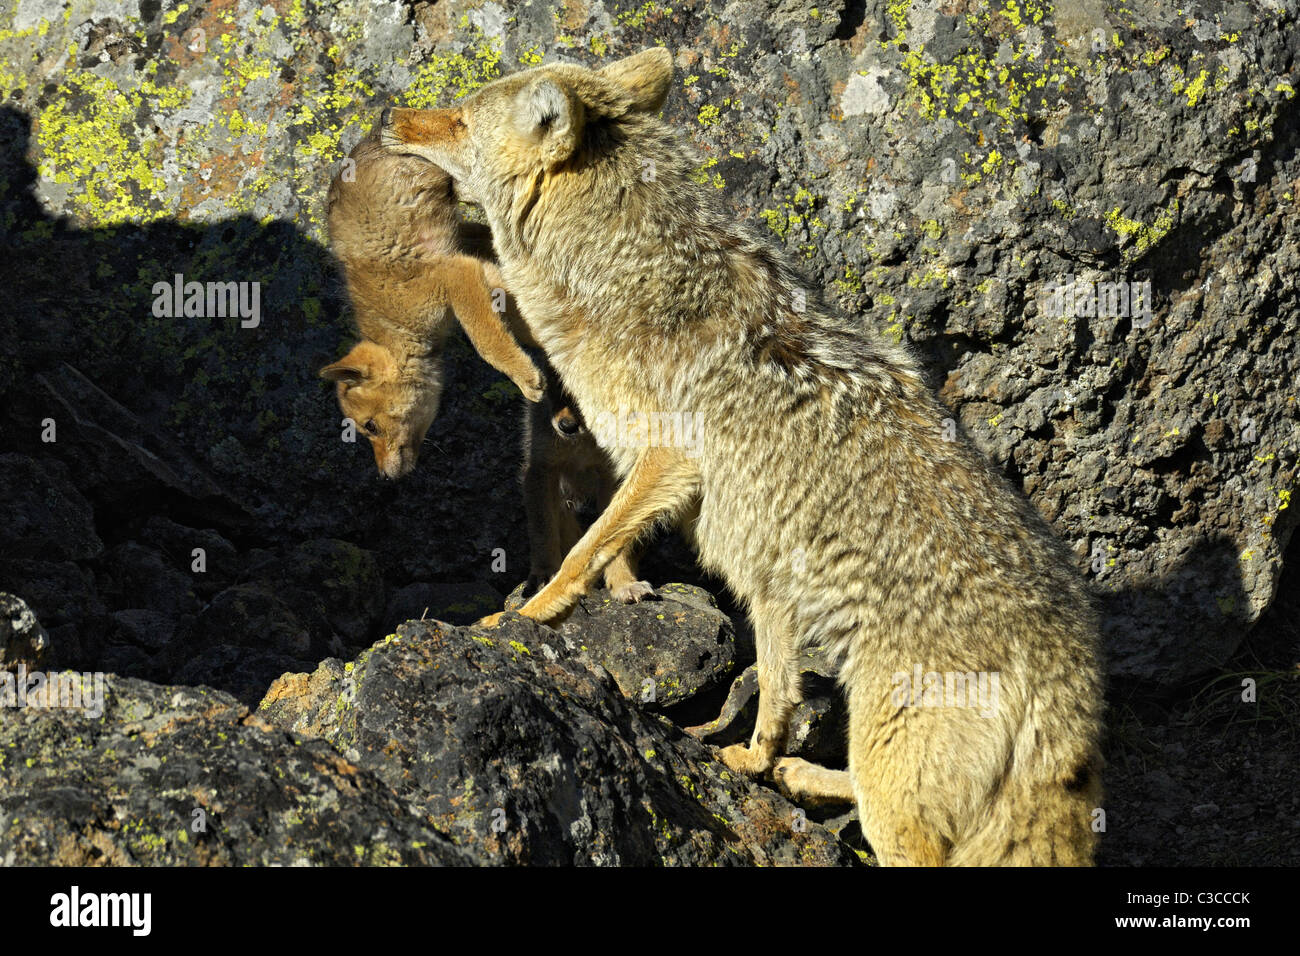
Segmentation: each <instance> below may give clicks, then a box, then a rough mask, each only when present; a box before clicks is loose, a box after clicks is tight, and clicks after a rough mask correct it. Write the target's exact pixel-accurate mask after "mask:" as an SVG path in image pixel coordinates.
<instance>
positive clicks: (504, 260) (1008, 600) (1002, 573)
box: [383, 49, 1102, 864]
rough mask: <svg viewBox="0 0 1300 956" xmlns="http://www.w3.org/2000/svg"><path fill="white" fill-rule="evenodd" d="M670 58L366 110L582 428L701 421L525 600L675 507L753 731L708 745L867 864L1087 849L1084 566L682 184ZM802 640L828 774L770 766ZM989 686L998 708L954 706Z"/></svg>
mask: <svg viewBox="0 0 1300 956" xmlns="http://www.w3.org/2000/svg"><path fill="white" fill-rule="evenodd" d="M671 74H672V58H671V56H670V55H669V54H668V52H667V51H666V50H663V49H652V50H647V51H644V52H642V53H639V54H637V55H635V56H632V57H629V58H627V59H624V60H619V61H617V62H614V63H611V64H609V65H608V66H606V67H604V68H603V69H601V70H590V69H586V68H583V67H580V66H576V65H560V64H555V65H548V66H542V67H539V68H537V69H534V70H529V71H526V72H523V73H518V74H515V75H513V76H508V77H504V78H502V79H499V80H496V81H494V82H492V83H489V84H488V85H486V86H484V87H482V88H481V89H479V90H478V91H476V92H475V93H474V94H472V95H470V96H468V97H466V98H465V99H464V100H462V101H460V102H459V103H458V105H457V106H456V107H454V108H451V109H445V110H408V109H399V110H392V111H390V112H389V113H387V114H386V117H385V122H384V131H383V139H384V143H385V144H386V145H388V146H389V147H390V148H392V149H394V150H395V151H401V152H408V153H413V154H415V155H417V156H421V157H423V158H425V159H428V160H430V161H432V162H434V163H437V164H438V165H439V166H441V167H443V168H444V169H446V170H447V171H448V172H450V173H451V174H452V175H453V176H454V177H455V178H456V180H457V184H458V188H459V189H460V190H461V192H462V194H464V195H465V196H466V197H467V198H468V199H470V200H471V201H474V202H477V203H479V204H480V205H481V206H482V207H483V209H484V210H485V211H486V214H487V218H488V221H489V224H490V225H491V227H492V232H493V236H494V239H495V245H496V250H497V253H498V256H499V258H500V264H501V269H502V273H503V275H504V277H505V280H506V283H507V284H508V286H509V288H510V289H511V291H512V292H513V293H514V294H515V296H516V298H517V301H518V303H519V307H520V310H521V311H522V313H523V316H524V319H525V320H526V321H527V323H528V325H529V327H530V328H531V329H532V331H533V334H534V335H535V337H536V338H537V340H538V342H539V344H540V345H541V346H542V348H543V349H545V351H546V353H547V355H548V357H549V358H550V360H551V363H552V364H553V365H554V366H555V367H556V368H557V369H558V370H559V372H560V374H561V376H562V377H563V379H564V382H565V385H566V386H567V387H568V388H569V389H570V391H571V392H572V393H573V395H574V396H575V397H576V398H577V400H578V403H579V405H580V406H581V407H582V408H583V410H584V412H585V413H586V414H587V416H588V418H589V420H590V419H593V417H594V416H596V415H598V414H607V413H608V414H615V415H623V414H624V410H630V412H632V413H633V414H636V415H637V416H638V417H639V420H645V416H656V415H658V416H662V417H663V420H670V419H671V416H673V415H681V414H685V413H690V414H692V415H694V420H695V421H696V422H697V423H698V425H699V436H698V442H697V447H696V448H694V449H692V452H693V454H688V453H687V451H686V450H684V449H683V448H681V447H677V446H676V445H675V444H674V442H673V441H671V440H663V436H662V435H661V436H660V438H659V440H654V439H653V438H652V436H647V435H646V434H645V433H644V432H642V433H639V434H637V435H632V436H629V438H628V440H624V439H623V438H622V437H620V438H619V440H617V441H615V442H613V443H612V446H611V447H610V448H609V450H610V452H611V454H612V456H613V458H614V460H615V463H616V465H617V467H618V470H619V473H620V474H621V475H623V476H624V481H623V484H622V486H621V487H620V488H619V490H618V492H617V493H616V494H615V495H614V498H613V500H612V501H611V502H610V505H609V507H608V508H607V509H606V511H605V513H604V514H603V515H602V516H601V517H600V518H599V519H598V520H597V521H596V523H595V524H594V525H592V527H591V528H590V529H589V530H588V531H587V533H586V534H585V535H583V538H582V540H581V541H580V542H579V543H578V544H577V546H576V547H574V549H573V550H572V551H571V552H570V553H569V555H568V557H566V558H565V560H564V563H563V565H562V567H561V569H560V572H559V574H557V575H556V576H555V578H553V579H552V580H551V581H550V583H549V584H547V586H546V587H545V588H543V589H542V590H541V592H539V593H538V594H537V595H536V596H535V597H534V598H532V600H530V601H529V602H528V603H527V604H526V605H524V607H523V608H522V611H521V613H523V614H525V615H528V616H530V617H533V618H536V619H538V620H541V621H554V620H557V619H559V618H561V617H563V616H564V615H565V614H567V613H568V612H569V611H570V610H571V608H572V606H573V604H574V602H575V601H576V600H577V599H578V597H579V595H581V594H582V593H583V591H584V590H585V589H586V588H587V587H588V586H589V585H590V584H591V582H592V581H593V580H594V579H595V578H596V576H597V575H598V574H599V573H600V571H601V570H602V569H603V568H604V567H605V565H606V564H607V563H608V562H609V561H610V560H612V559H613V557H614V556H615V555H616V554H618V553H619V552H620V551H621V550H622V549H623V548H624V547H626V546H627V544H629V543H630V542H632V541H633V540H635V539H636V538H637V537H638V536H640V535H641V534H643V533H644V532H645V530H646V529H647V528H648V527H650V526H651V525H652V524H653V523H654V522H656V521H658V520H663V519H665V518H668V519H672V520H677V521H681V522H684V523H686V524H687V526H688V531H690V532H692V533H693V537H694V540H695V544H696V547H697V549H698V552H699V556H700V560H701V562H702V563H703V564H704V566H705V567H707V568H709V569H711V570H713V571H715V572H717V573H719V574H720V575H722V576H723V577H724V578H725V580H726V581H727V583H728V584H729V585H730V587H731V588H732V590H733V591H734V592H735V593H736V594H737V595H738V596H739V597H740V598H741V599H742V600H743V601H745V602H746V604H747V605H748V607H749V609H750V615H751V618H752V620H753V622H754V628H755V631H756V635H755V637H756V643H757V649H758V675H759V677H758V680H759V692H760V698H759V713H758V722H757V726H756V728H755V731H754V735H753V738H752V739H751V742H750V744H749V746H748V747H744V746H739V745H738V746H735V747H728V748H726V749H724V750H723V751H722V756H723V758H724V759H725V760H726V762H727V763H728V764H729V765H730V766H731V767H732V768H733V769H736V770H738V771H741V772H744V773H747V774H754V775H758V774H763V773H767V772H770V771H775V772H776V774H777V777H778V780H782V781H783V783H784V786H785V787H786V788H787V789H789V790H790V791H792V792H794V793H795V794H796V795H799V794H807V795H816V794H823V795H831V796H834V795H840V796H849V795H850V794H851V795H852V796H853V797H856V800H857V805H858V812H859V815H860V818H861V822H862V828H863V831H864V833H865V834H866V836H867V838H868V840H870V842H871V845H872V847H873V848H874V850H875V852H876V854H877V856H878V857H879V859H880V861H881V862H883V863H887V864H945V863H946V864H1086V863H1089V862H1091V859H1092V852H1093V846H1094V840H1095V837H1094V833H1093V830H1092V828H1091V826H1090V823H1091V811H1092V810H1093V808H1094V807H1096V806H1097V804H1098V800H1099V796H1100V769H1101V758H1100V753H1099V748H1098V737H1099V733H1100V728H1101V720H1102V697H1101V679H1100V673H1099V668H1098V663H1097V619H1096V616H1095V612H1094V610H1093V608H1092V605H1091V602H1090V600H1089V598H1088V596H1087V593H1086V591H1085V588H1084V586H1083V582H1082V581H1081V580H1080V576H1079V575H1078V574H1077V573H1076V572H1075V571H1074V569H1073V568H1072V567H1071V562H1070V560H1069V557H1068V555H1067V554H1066V552H1065V550H1064V548H1063V547H1062V546H1061V545H1060V544H1059V543H1058V542H1057V541H1056V540H1055V539H1054V538H1053V536H1052V534H1051V533H1050V531H1049V529H1048V527H1047V525H1046V523H1045V522H1044V521H1043V520H1042V519H1041V518H1040V517H1039V515H1038V514H1037V512H1035V511H1034V509H1033V508H1032V507H1031V506H1030V505H1029V504H1028V502H1027V501H1025V500H1024V499H1023V498H1022V497H1021V496H1020V495H1019V494H1018V493H1016V492H1015V491H1014V490H1013V489H1012V488H1011V487H1010V486H1009V485H1008V484H1007V483H1006V482H1004V481H1003V480H1001V479H1000V478H997V477H995V476H994V475H993V474H992V473H991V472H990V470H989V468H988V466H987V465H986V463H985V462H984V461H983V459H982V458H981V457H980V456H979V454H978V453H977V452H976V451H975V450H974V449H972V448H971V447H970V446H969V445H968V444H967V443H966V442H965V441H964V440H962V439H961V438H960V437H959V436H953V435H952V433H951V431H950V430H949V429H948V428H945V425H944V423H945V420H946V419H948V418H949V417H950V413H949V412H948V411H947V410H946V409H944V408H943V407H942V406H941V405H940V404H939V402H938V401H937V399H936V398H935V397H934V395H933V394H932V393H931V392H930V390H929V389H928V388H927V387H926V385H925V384H924V382H923V380H922V377H921V373H920V369H919V367H918V365H917V363H916V360H915V359H914V358H913V357H912V356H911V354H910V353H909V352H908V350H907V349H905V348H904V347H902V346H900V345H897V344H895V343H893V342H892V341H891V340H890V339H888V338H887V337H885V336H884V335H883V334H882V333H880V332H878V331H876V330H875V329H874V327H873V326H872V324H871V322H870V320H863V319H858V320H856V321H851V320H848V319H846V318H842V317H840V316H838V315H836V314H834V313H832V312H831V311H830V310H828V309H827V308H826V307H825V306H824V305H823V304H822V303H821V302H820V301H819V297H818V295H817V294H816V293H815V291H814V290H811V289H807V288H806V287H805V286H804V285H803V284H802V283H801V281H800V278H799V276H798V274H797V273H796V272H795V271H794V269H793V268H792V266H791V265H790V264H789V262H788V261H787V258H786V256H785V255H784V254H783V253H782V252H779V251H776V250H773V249H772V248H770V247H769V246H768V245H767V244H766V243H765V242H762V241H760V240H759V239H758V238H757V237H756V236H755V235H754V233H753V232H752V231H751V230H750V228H749V227H747V226H746V225H744V224H741V223H737V221H736V218H735V216H734V214H732V213H731V212H729V211H728V210H727V209H726V208H725V207H724V206H723V204H722V203H721V201H720V200H719V199H718V197H717V194H716V191H715V190H713V189H711V188H708V187H706V186H702V185H699V184H697V183H696V182H695V181H694V180H693V177H692V174H693V173H694V172H695V170H696V168H697V167H698V161H697V159H696V158H695V155H694V153H693V151H692V150H691V149H689V147H688V146H687V144H686V142H685V140H684V139H683V137H682V136H681V135H680V134H678V133H677V132H675V131H674V130H673V129H671V128H670V127H669V126H668V125H667V124H666V123H664V122H663V121H662V120H660V119H659V118H658V117H657V115H656V114H657V113H658V112H659V110H660V109H661V107H662V106H663V103H664V100H665V98H666V96H667V93H668V89H669V82H670V78H671ZM953 437H955V440H946V439H948V438H953ZM805 644H819V645H824V646H826V647H828V648H829V649H830V650H831V651H832V652H833V653H835V654H836V655H838V659H839V665H840V680H841V681H842V683H843V687H844V691H845V694H846V696H847V699H848V703H849V712H850V716H849V741H848V743H849V769H848V772H847V773H843V772H840V773H836V772H833V771H829V770H825V769H823V768H819V767H814V766H812V765H811V764H807V763H804V762H802V761H797V760H790V759H786V760H780V761H778V758H780V756H781V754H780V752H779V748H780V747H781V746H782V744H783V741H784V740H785V737H786V729H787V724H788V721H789V718H790V713H791V710H792V709H793V707H794V705H795V703H796V702H797V701H798V700H799V699H800V688H799V686H798V674H799V671H798V666H797V650H798V648H799V647H800V646H801V645H805ZM922 675H925V676H924V678H922ZM935 678H937V686H938V688H939V690H938V693H937V694H936V693H934V692H933V691H934V689H935V686H936V680H935ZM914 680H915V683H916V684H920V685H921V686H914V684H913V681H914ZM981 684H982V685H983V686H995V687H996V688H997V691H998V692H997V693H996V694H995V695H994V697H995V698H996V699H995V700H994V701H992V702H988V705H987V706H978V705H975V702H974V701H973V700H970V699H969V697H968V696H967V698H966V699H963V694H962V693H961V691H962V689H966V693H967V695H969V693H970V692H971V691H972V690H973V688H974V687H975V686H976V685H981ZM954 689H956V690H957V691H958V693H954Z"/></svg>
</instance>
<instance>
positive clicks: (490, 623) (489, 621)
mask: <svg viewBox="0 0 1300 956" xmlns="http://www.w3.org/2000/svg"><path fill="white" fill-rule="evenodd" d="M505 613H506V612H505V611H497V613H495V614H489V615H488V616H487V617H484V618H479V619H478V620H477V621H475V622H474V626H475V627H496V626H497V625H498V624H500V623H501V618H502V617H503V616H504V615H505Z"/></svg>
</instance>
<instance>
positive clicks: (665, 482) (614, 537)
mask: <svg viewBox="0 0 1300 956" xmlns="http://www.w3.org/2000/svg"><path fill="white" fill-rule="evenodd" d="M697 494H699V471H698V469H697V467H696V465H695V462H693V461H692V460H691V459H690V458H688V457H686V455H685V453H684V452H683V451H682V450H681V449H679V448H647V449H645V450H644V451H642V452H641V454H640V455H639V456H638V457H637V460H636V464H635V465H633V466H632V471H631V472H630V473H629V474H628V476H627V480H626V481H624V482H623V484H622V485H621V486H620V487H619V489H618V491H616V492H615V493H614V497H613V498H612V499H611V500H610V502H609V507H608V508H606V509H605V511H604V513H603V514H601V516H600V517H599V518H597V519H596V523H595V524H593V525H592V526H591V527H590V528H588V529H587V533H586V534H584V535H583V536H582V539H581V540H580V541H579V542H578V543H577V544H576V545H574V546H573V550H572V551H570V552H569V554H568V556H567V557H566V558H565V559H564V563H563V564H561V565H560V570H559V573H557V574H556V575H555V577H554V578H552V579H551V580H550V582H549V583H548V584H547V585H546V587H544V588H542V589H541V590H540V591H538V592H537V594H535V595H534V596H533V597H532V599H531V600H529V601H528V603H527V604H525V605H524V606H523V607H521V608H520V609H519V613H520V614H522V615H524V616H525V617H531V618H533V619H534V620H538V621H541V622H542V623H543V624H552V623H555V622H556V621H561V620H563V619H564V618H565V617H566V616H567V615H568V613H569V612H570V611H571V610H573V607H574V605H575V604H577V603H578V598H580V597H582V595H583V594H585V593H586V592H587V591H588V590H589V589H590V588H591V586H592V585H593V584H594V583H595V582H596V580H597V579H598V578H599V577H600V575H601V573H602V572H603V571H604V570H605V568H606V566H607V565H608V564H609V563H610V562H611V561H613V560H614V558H615V557H617V556H618V555H619V554H620V553H621V552H622V551H623V549H624V548H626V547H627V546H628V545H629V544H631V543H632V542H633V541H635V540H636V539H637V538H638V537H639V536H640V535H641V534H642V533H644V532H645V531H646V530H647V529H648V528H649V527H650V526H651V525H652V524H654V523H655V521H657V520H658V519H660V518H662V517H665V516H671V515H675V514H676V513H677V512H678V511H680V510H681V509H682V508H684V507H686V506H687V505H689V504H690V503H691V501H692V500H693V499H694V498H695V496H696V495H697ZM500 620H501V615H500V614H493V615H491V616H489V617H485V618H483V620H481V621H479V624H482V625H486V626H489V627H490V626H494V625H495V624H497V623H498V622H499V621H500Z"/></svg>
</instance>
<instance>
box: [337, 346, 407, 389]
mask: <svg viewBox="0 0 1300 956" xmlns="http://www.w3.org/2000/svg"><path fill="white" fill-rule="evenodd" d="M386 364H391V356H390V355H389V353H388V350H387V349H386V348H384V347H383V346H382V345H378V344H376V343H374V342H368V341H367V342H358V343H357V344H356V345H355V346H353V348H352V351H351V352H349V353H348V354H347V355H345V356H343V357H342V358H341V359H339V360H338V361H337V362H335V363H334V364H333V365H326V366H325V367H324V368H323V369H321V370H320V377H321V378H323V379H325V381H327V382H342V383H343V384H344V385H346V386H347V387H348V388H351V387H352V386H354V385H360V384H361V383H362V382H364V381H365V380H366V379H368V378H373V377H374V376H375V375H376V374H377V373H378V372H379V371H382V368H383V366H385V365H386Z"/></svg>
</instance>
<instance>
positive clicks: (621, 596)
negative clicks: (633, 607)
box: [610, 581, 655, 604]
mask: <svg viewBox="0 0 1300 956" xmlns="http://www.w3.org/2000/svg"><path fill="white" fill-rule="evenodd" d="M610 593H611V594H612V595H614V600H615V601H621V602H623V603H624V604H637V603H640V601H641V600H642V599H643V598H648V597H650V596H651V595H652V594H654V593H655V589H654V586H653V585H651V584H650V582H649V581H631V582H629V583H627V584H620V585H619V586H618V587H616V588H614V589H613V590H612V591H611V592H610Z"/></svg>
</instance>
